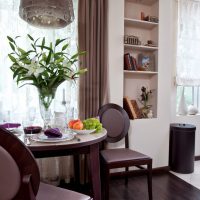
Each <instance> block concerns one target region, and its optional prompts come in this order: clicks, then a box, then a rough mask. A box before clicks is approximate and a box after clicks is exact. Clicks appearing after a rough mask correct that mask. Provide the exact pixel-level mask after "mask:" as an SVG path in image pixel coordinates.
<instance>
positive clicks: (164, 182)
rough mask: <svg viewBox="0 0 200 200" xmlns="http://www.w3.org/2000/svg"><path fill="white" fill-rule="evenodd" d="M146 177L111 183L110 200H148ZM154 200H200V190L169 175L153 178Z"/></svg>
mask: <svg viewBox="0 0 200 200" xmlns="http://www.w3.org/2000/svg"><path fill="white" fill-rule="evenodd" d="M147 194H148V192H147V183H146V177H145V176H144V177H143V176H137V177H131V178H130V179H129V184H128V186H127V187H126V186H125V185H124V179H115V180H111V181H110V200H148V195H147ZM153 199H154V200H200V190H198V189H197V188H195V187H193V186H192V185H190V184H188V183H186V182H184V181H183V180H181V179H179V178H178V177H176V176H174V175H172V174H170V173H168V174H162V175H154V176H153Z"/></svg>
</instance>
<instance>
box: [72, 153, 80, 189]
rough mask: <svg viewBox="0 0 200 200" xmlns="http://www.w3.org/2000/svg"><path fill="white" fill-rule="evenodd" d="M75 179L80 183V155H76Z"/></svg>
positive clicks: (76, 182)
mask: <svg viewBox="0 0 200 200" xmlns="http://www.w3.org/2000/svg"><path fill="white" fill-rule="evenodd" d="M73 158H74V179H75V184H77V185H80V160H79V159H80V158H79V155H74V156H73Z"/></svg>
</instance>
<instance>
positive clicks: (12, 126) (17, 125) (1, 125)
mask: <svg viewBox="0 0 200 200" xmlns="http://www.w3.org/2000/svg"><path fill="white" fill-rule="evenodd" d="M19 126H21V124H19V123H5V124H0V128H18V127H19Z"/></svg>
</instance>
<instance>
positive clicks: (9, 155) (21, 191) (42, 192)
mask: <svg viewBox="0 0 200 200" xmlns="http://www.w3.org/2000/svg"><path fill="white" fill-rule="evenodd" d="M0 161H1V164H0V199H1V200H11V199H12V200H57V199H59V200H69V199H70V200H91V198H90V197H89V196H87V195H84V194H81V193H77V192H74V191H70V190H67V189H62V188H59V187H56V186H52V185H49V184H45V183H41V182H40V173H39V169H38V166H37V163H36V161H35V158H34V156H33V155H32V153H31V152H30V150H29V149H28V148H27V147H26V146H25V145H24V143H23V142H21V141H20V140H19V139H18V138H17V137H16V136H15V135H14V134H12V133H11V132H9V131H7V130H6V129H3V128H0Z"/></svg>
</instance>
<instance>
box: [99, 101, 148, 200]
mask: <svg viewBox="0 0 200 200" xmlns="http://www.w3.org/2000/svg"><path fill="white" fill-rule="evenodd" d="M98 116H99V118H100V121H101V123H102V124H103V127H104V128H105V129H106V130H107V138H106V142H107V143H116V142H119V141H120V140H122V139H123V138H125V148H112V149H103V150H101V152H100V155H101V172H102V179H103V181H102V183H103V184H102V189H103V197H104V199H105V200H108V199H109V178H110V176H111V175H114V174H115V175H117V172H114V173H113V172H112V173H111V172H110V169H116V168H124V169H125V171H124V172H123V173H124V175H125V184H128V175H131V174H134V173H135V172H136V171H135V170H129V167H132V166H136V167H137V168H139V171H140V170H142V172H145V173H146V174H147V183H148V195H149V200H152V159H151V158H150V157H149V156H147V155H144V154H142V153H140V152H137V151H134V150H131V149H129V141H128V130H129V126H130V120H129V117H128V114H127V113H126V111H125V110H124V109H123V108H122V107H120V106H119V105H117V104H113V103H109V104H106V105H104V106H102V107H101V108H100V109H99V112H98ZM144 165H145V166H147V167H146V168H145V167H144ZM140 172H141V171H140ZM118 174H119V173H118Z"/></svg>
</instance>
